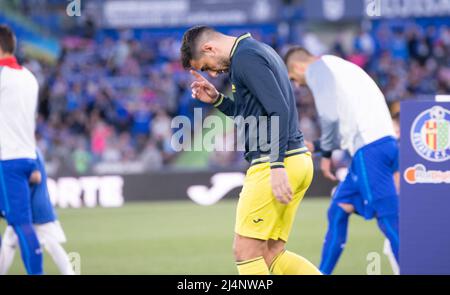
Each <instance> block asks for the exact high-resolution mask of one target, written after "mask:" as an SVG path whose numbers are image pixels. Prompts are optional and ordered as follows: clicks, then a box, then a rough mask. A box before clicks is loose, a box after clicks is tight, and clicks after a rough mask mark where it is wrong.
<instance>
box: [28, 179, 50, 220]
mask: <svg viewBox="0 0 450 295" xmlns="http://www.w3.org/2000/svg"><path fill="white" fill-rule="evenodd" d="M31 211H32V216H33V223H34V224H45V223H49V222H53V221H55V220H56V213H55V210H54V209H53V205H52V203H51V201H50V196H49V194H48V190H47V187H46V186H44V185H42V183H41V184H38V185H35V186H34V187H32V188H31Z"/></svg>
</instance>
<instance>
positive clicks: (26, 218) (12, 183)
mask: <svg viewBox="0 0 450 295" xmlns="http://www.w3.org/2000/svg"><path fill="white" fill-rule="evenodd" d="M28 168H29V167H28V165H27V163H25V165H22V164H21V163H18V162H15V161H3V162H2V169H1V175H0V186H1V190H2V193H1V198H2V210H3V211H5V217H6V220H7V221H8V223H9V224H11V225H20V224H31V223H32V218H31V200H30V189H29V186H28V177H29V174H30V173H31V171H29V169H28Z"/></svg>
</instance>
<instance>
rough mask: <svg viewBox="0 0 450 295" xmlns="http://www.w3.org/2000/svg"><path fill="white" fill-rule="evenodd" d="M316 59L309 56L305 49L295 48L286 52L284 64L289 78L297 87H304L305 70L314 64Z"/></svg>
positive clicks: (311, 55)
mask: <svg viewBox="0 0 450 295" xmlns="http://www.w3.org/2000/svg"><path fill="white" fill-rule="evenodd" d="M316 60H317V57H316V56H314V55H313V54H311V53H310V52H309V51H308V50H307V49H305V48H303V47H300V46H296V47H292V48H291V49H289V50H288V52H287V53H286V55H285V56H284V62H285V63H286V66H287V69H288V72H289V78H290V79H291V80H292V81H294V82H295V83H296V84H297V85H301V86H305V85H306V78H305V74H306V70H307V68H308V66H309V65H310V64H311V63H313V62H315V61H316Z"/></svg>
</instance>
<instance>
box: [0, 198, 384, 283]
mask: <svg viewBox="0 0 450 295" xmlns="http://www.w3.org/2000/svg"><path fill="white" fill-rule="evenodd" d="M328 204H329V199H327V198H320V199H315V198H305V200H304V201H303V202H302V204H301V206H300V210H299V213H298V215H297V219H296V222H295V225H294V228H293V232H292V234H291V237H290V241H289V243H288V249H290V250H291V251H294V252H297V253H299V254H301V255H303V256H305V257H306V258H308V259H310V260H311V261H312V262H313V263H314V264H316V265H318V264H319V262H320V255H321V249H322V241H323V238H324V233H325V231H326V226H327V221H326V212H327V208H328ZM235 206H236V201H235V200H222V201H221V202H219V203H218V204H216V205H214V206H210V207H202V206H199V205H196V204H194V203H192V202H191V201H180V202H158V203H151V202H148V203H131V204H126V205H125V206H124V207H122V208H114V209H104V208H94V209H88V208H83V209H59V210H58V215H59V217H60V220H61V223H62V225H63V227H64V230H65V232H66V235H67V238H68V243H67V244H66V245H65V248H66V249H67V251H68V252H78V253H79V254H80V255H81V273H82V274H192V275H194V274H217V275H221V274H237V272H236V268H235V266H234V262H233V257H232V250H231V245H232V240H233V226H234V216H235ZM349 224H350V227H349V239H348V242H347V246H346V249H345V251H344V253H343V255H342V257H341V260H340V262H339V264H338V267H337V269H336V272H335V273H336V274H361V275H363V274H366V268H367V266H368V264H369V262H368V261H367V255H368V253H370V252H377V253H379V254H380V256H381V273H382V274H392V271H391V268H390V266H389V263H388V259H387V258H386V257H385V256H384V255H383V254H382V249H383V241H384V237H383V236H382V234H381V232H380V231H379V230H378V227H377V225H376V222H375V221H370V222H366V221H364V220H363V219H362V218H360V217H357V216H353V217H351V219H350V223H349ZM4 227H5V223H4V222H3V221H2V222H0V230H1V232H3V231H4ZM19 255H20V254H19V253H16V259H15V261H14V265H13V267H12V268H11V270H10V274H23V273H24V269H23V266H22V262H21V260H20V258H19ZM44 255H45V260H44V264H45V272H46V273H47V274H58V270H57V268H56V266H55V265H54V264H53V262H52V260H51V259H50V257H49V256H48V254H44Z"/></svg>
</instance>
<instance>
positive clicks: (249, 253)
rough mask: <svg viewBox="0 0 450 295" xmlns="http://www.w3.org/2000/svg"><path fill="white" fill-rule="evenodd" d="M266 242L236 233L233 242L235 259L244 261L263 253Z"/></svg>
mask: <svg viewBox="0 0 450 295" xmlns="http://www.w3.org/2000/svg"><path fill="white" fill-rule="evenodd" d="M266 244H267V242H265V241H261V240H257V239H252V238H247V237H242V236H239V235H236V236H235V238H234V243H233V254H234V259H235V261H246V260H249V259H253V258H257V257H260V256H263V255H264V250H265V247H267V245H266Z"/></svg>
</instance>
